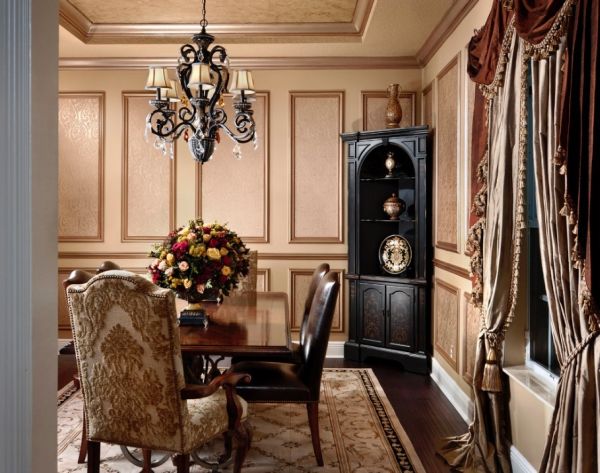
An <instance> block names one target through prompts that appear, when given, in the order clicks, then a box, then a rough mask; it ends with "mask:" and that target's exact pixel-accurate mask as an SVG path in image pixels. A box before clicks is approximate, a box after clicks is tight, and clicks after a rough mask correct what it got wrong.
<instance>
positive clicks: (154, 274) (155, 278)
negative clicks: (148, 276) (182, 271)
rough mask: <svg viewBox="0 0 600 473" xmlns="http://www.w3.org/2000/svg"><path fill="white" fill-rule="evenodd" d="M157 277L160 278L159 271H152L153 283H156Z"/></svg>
mask: <svg viewBox="0 0 600 473" xmlns="http://www.w3.org/2000/svg"><path fill="white" fill-rule="evenodd" d="M159 279H160V273H159V272H152V282H153V283H154V284H156V283H157V282H158V280H159Z"/></svg>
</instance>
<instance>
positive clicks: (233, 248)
mask: <svg viewBox="0 0 600 473" xmlns="http://www.w3.org/2000/svg"><path fill="white" fill-rule="evenodd" d="M150 256H151V257H153V258H155V259H154V261H153V262H152V264H150V266H149V267H148V271H149V273H150V276H151V278H152V282H153V283H154V284H156V285H158V286H160V287H166V288H170V289H172V290H173V291H174V292H175V293H176V294H177V295H178V296H179V297H180V298H181V299H185V300H187V301H188V302H189V303H190V304H193V303H198V302H199V301H201V300H206V299H213V300H214V299H219V298H220V297H221V295H228V294H229V291H230V290H231V289H233V288H235V287H237V284H238V281H239V279H240V277H241V276H245V275H247V274H248V269H249V258H248V248H246V245H244V243H243V242H242V240H241V239H240V237H239V236H237V234H236V233H235V232H232V231H231V230H229V229H228V228H227V227H226V226H225V225H221V224H218V223H213V224H206V223H204V222H203V221H202V220H201V219H196V220H190V222H189V223H188V224H187V225H185V226H182V227H179V228H177V229H176V230H174V231H172V232H171V233H169V235H167V238H166V239H165V241H164V242H162V243H161V244H157V245H155V246H154V248H153V249H152V251H151V252H150ZM189 308H190V307H189V306H188V309H189Z"/></svg>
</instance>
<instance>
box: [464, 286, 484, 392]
mask: <svg viewBox="0 0 600 473" xmlns="http://www.w3.org/2000/svg"><path fill="white" fill-rule="evenodd" d="M464 296H465V299H464V307H465V316H464V326H465V328H464V332H463V333H464V339H465V343H464V352H463V368H462V369H463V373H462V375H463V378H464V380H465V381H466V382H467V383H469V384H470V383H472V382H473V369H474V368H475V347H476V346H477V337H478V336H479V326H480V323H481V317H480V314H479V310H477V308H476V307H475V306H474V305H473V303H472V302H471V295H470V294H469V293H466V292H465V293H464Z"/></svg>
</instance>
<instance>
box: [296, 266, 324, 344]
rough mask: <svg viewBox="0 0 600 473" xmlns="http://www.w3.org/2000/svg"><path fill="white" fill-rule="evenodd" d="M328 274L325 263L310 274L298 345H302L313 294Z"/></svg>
mask: <svg viewBox="0 0 600 473" xmlns="http://www.w3.org/2000/svg"><path fill="white" fill-rule="evenodd" d="M328 272H329V265H328V264H327V263H321V264H320V265H319V266H317V268H316V269H315V270H314V272H313V274H312V278H311V280H310V286H308V294H307V295H306V300H305V301H304V315H303V317H302V324H300V345H301V346H302V345H303V344H304V338H305V332H306V322H307V321H308V314H310V308H311V307H312V302H313V299H314V298H315V293H316V292H317V287H319V283H320V282H321V279H323V276H325V275H326V274H327V273H328Z"/></svg>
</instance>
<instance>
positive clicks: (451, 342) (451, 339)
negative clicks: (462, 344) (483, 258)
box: [433, 278, 460, 372]
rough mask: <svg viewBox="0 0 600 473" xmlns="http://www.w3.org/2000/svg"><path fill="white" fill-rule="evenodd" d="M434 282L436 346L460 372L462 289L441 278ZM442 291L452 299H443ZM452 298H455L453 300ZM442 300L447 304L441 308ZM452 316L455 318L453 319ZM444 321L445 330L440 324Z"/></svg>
mask: <svg viewBox="0 0 600 473" xmlns="http://www.w3.org/2000/svg"><path fill="white" fill-rule="evenodd" d="M434 284H435V285H434V305H433V314H434V315H433V319H434V322H435V323H434V346H435V348H436V350H437V352H438V353H439V354H440V355H441V356H442V357H443V358H444V359H445V360H446V361H447V362H448V364H449V365H450V366H451V367H452V368H453V369H454V370H455V371H456V372H458V357H459V346H458V339H459V338H458V337H459V329H460V326H459V325H460V324H459V320H460V316H459V315H460V290H459V289H458V288H457V287H455V286H453V285H451V284H448V283H447V282H444V281H442V280H441V279H439V278H435V283H434ZM442 291H444V292H446V293H447V294H448V295H449V296H450V299H448V300H442V295H441V294H442ZM452 298H454V299H455V300H454V301H452ZM442 302H443V303H444V304H445V306H444V309H441V308H440V307H441V305H442ZM453 304H454V306H455V307H454V309H453V308H452V307H451V306H452V305H453ZM452 312H454V313H452ZM451 317H454V318H453V319H452V318H451ZM442 323H444V324H445V326H444V327H443V328H444V330H443V331H442V330H440V324H442ZM452 325H454V327H453V326H452Z"/></svg>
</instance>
